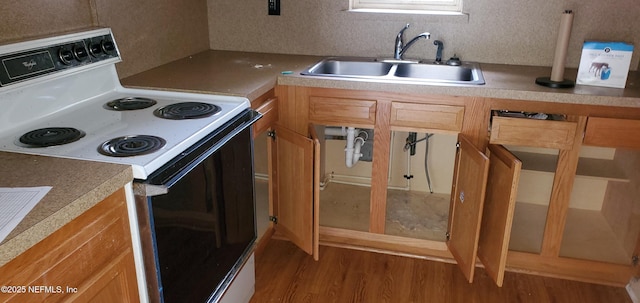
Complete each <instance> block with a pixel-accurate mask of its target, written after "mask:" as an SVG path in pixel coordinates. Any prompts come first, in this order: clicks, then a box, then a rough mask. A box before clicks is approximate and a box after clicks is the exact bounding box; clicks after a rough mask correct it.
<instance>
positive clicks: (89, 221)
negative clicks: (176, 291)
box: [0, 189, 140, 303]
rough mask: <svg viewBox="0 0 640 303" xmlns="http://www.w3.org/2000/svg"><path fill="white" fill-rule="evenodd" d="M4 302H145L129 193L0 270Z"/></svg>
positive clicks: (111, 198)
mask: <svg viewBox="0 0 640 303" xmlns="http://www.w3.org/2000/svg"><path fill="white" fill-rule="evenodd" d="M0 285H11V286H15V287H23V286H24V291H22V289H19V291H18V292H17V293H13V294H9V293H6V292H3V293H2V294H0V301H2V302H105V303H106V302H139V301H140V300H139V295H138V284H137V280H136V271H135V264H134V259H133V250H132V244H131V235H130V231H129V221H128V215H127V207H126V200H125V193H124V189H120V190H118V191H116V192H115V193H113V194H112V195H111V196H109V197H107V198H106V199H105V200H103V201H101V202H100V203H98V204H97V205H95V206H94V207H92V208H91V209H89V210H87V211H86V212H85V213H83V214H82V215H80V216H79V217H77V218H76V219H74V220H72V221H71V222H69V223H68V224H66V225H65V226H63V227H62V228H60V229H59V230H57V231H55V232H54V233H53V234H51V235H50V236H48V237H47V238H45V239H44V240H42V241H41V242H39V243H38V244H36V245H34V246H33V247H31V248H30V249H28V250H27V251H25V252H24V253H22V254H21V255H19V256H18V257H16V258H15V259H13V260H12V261H10V262H9V263H7V264H5V265H4V266H2V267H0Z"/></svg>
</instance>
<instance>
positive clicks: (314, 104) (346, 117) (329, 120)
mask: <svg viewBox="0 0 640 303" xmlns="http://www.w3.org/2000/svg"><path fill="white" fill-rule="evenodd" d="M309 120H310V121H311V122H313V123H320V124H327V125H332V124H336V125H353V126H372V125H373V124H374V123H375V121H376V101H374V100H362V99H347V98H328V97H315V96H312V97H309Z"/></svg>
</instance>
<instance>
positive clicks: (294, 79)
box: [122, 50, 640, 108]
mask: <svg viewBox="0 0 640 303" xmlns="http://www.w3.org/2000/svg"><path fill="white" fill-rule="evenodd" d="M320 59H322V57H317V56H302V55H285V54H266V53H249V52H234V51H216V50H208V51H204V52H201V53H198V54H195V55H193V56H189V57H186V58H183V59H180V60H176V61H174V62H170V63H168V64H165V65H162V66H160V67H157V68H154V69H150V70H148V71H145V72H142V73H139V74H136V75H133V76H131V77H128V78H125V79H122V84H123V85H125V86H129V87H137V88H149V89H165V90H167V89H168V90H180V91H191V92H202V93H215V94H227V95H236V96H242V97H246V98H248V99H250V100H254V99H255V98H257V97H259V96H260V95H262V94H264V93H265V92H267V91H269V90H270V89H272V88H273V87H274V86H275V85H276V84H280V85H299V86H311V87H327V88H340V89H356V90H374V91H376V90H377V91H390V92H398V93H413V94H430V95H455V96H477V97H488V98H502V99H516V100H531V101H547V102H558V103H574V104H591V105H606V106H622V107H635V108H640V73H639V72H636V71H632V72H630V73H629V76H628V79H627V86H626V88H625V89H619V88H608V87H598V86H586V85H576V86H575V87H573V88H568V89H554V88H549V87H544V86H540V85H537V84H535V79H536V78H538V77H548V76H549V75H550V74H551V68H550V67H534V66H517V65H501V64H483V63H481V64H480V66H481V69H482V73H483V75H484V78H485V82H486V84H485V85H449V86H444V85H426V84H420V83H415V82H414V83H411V82H407V81H402V82H393V83H390V82H376V81H372V80H358V79H346V78H341V79H335V78H329V77H309V76H301V75H300V72H301V71H302V70H304V69H305V68H306V67H308V66H310V65H311V64H313V63H315V62H317V61H319V60H320ZM283 72H291V73H287V74H283ZM576 74H577V70H576V69H570V68H568V69H566V71H565V78H566V79H575V75H576Z"/></svg>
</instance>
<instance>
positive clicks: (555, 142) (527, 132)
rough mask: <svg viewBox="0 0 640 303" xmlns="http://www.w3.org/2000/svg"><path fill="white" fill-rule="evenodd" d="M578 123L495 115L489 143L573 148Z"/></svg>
mask: <svg viewBox="0 0 640 303" xmlns="http://www.w3.org/2000/svg"><path fill="white" fill-rule="evenodd" d="M576 127H577V124H576V123H575V122H570V121H551V120H535V119H521V118H508V117H498V116H494V117H493V120H492V122H491V137H490V138H489V143H492V144H511V145H519V146H532V147H544V148H557V149H568V150H570V149H572V148H573V140H574V138H575V134H576Z"/></svg>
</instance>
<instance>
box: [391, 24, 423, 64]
mask: <svg viewBox="0 0 640 303" xmlns="http://www.w3.org/2000/svg"><path fill="white" fill-rule="evenodd" d="M408 28H409V23H407V25H405V26H404V28H403V29H401V30H400V32H398V35H396V44H395V49H394V51H393V59H396V60H402V56H403V55H404V53H405V52H406V51H407V49H409V47H410V46H411V45H413V44H414V43H415V42H416V41H418V39H420V38H425V39H429V38H430V37H431V34H429V33H428V32H424V33H422V34H420V35H417V36H415V37H414V38H413V39H411V40H409V42H407V44H405V43H404V31H406V30H407V29H408Z"/></svg>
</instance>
